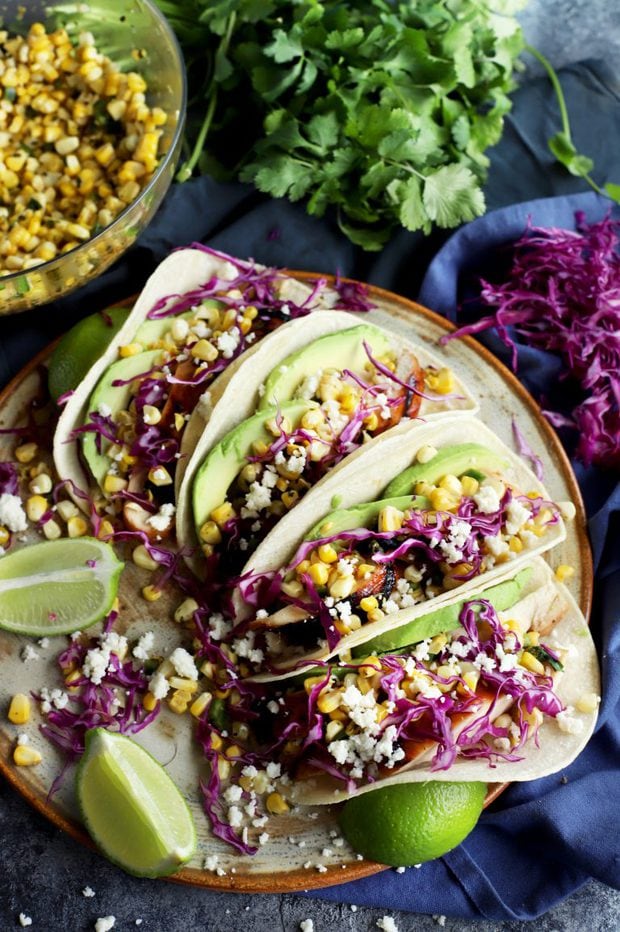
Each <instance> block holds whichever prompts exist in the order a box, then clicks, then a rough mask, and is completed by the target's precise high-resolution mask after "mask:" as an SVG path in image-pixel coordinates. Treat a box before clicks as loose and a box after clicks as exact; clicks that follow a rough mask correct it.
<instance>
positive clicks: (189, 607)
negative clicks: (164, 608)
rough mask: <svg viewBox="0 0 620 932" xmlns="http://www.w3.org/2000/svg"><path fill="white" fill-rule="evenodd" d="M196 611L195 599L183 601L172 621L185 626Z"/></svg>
mask: <svg viewBox="0 0 620 932" xmlns="http://www.w3.org/2000/svg"><path fill="white" fill-rule="evenodd" d="M197 610H198V602H197V601H196V600H195V599H184V601H183V602H181V604H180V605H179V606H178V608H177V610H176V611H175V613H174V620H175V621H176V622H177V624H185V622H187V621H191V620H192V618H193V617H194V612H196V611H197ZM201 670H202V667H201ZM202 672H204V670H202ZM205 675H206V674H205Z"/></svg>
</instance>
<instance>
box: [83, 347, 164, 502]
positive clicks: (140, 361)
mask: <svg viewBox="0 0 620 932" xmlns="http://www.w3.org/2000/svg"><path fill="white" fill-rule="evenodd" d="M161 358H162V357H161V350H150V351H149V352H148V353H138V354H137V355H136V356H128V357H127V358H126V359H119V360H117V362H113V363H112V365H111V366H109V367H108V368H107V369H106V371H105V372H104V373H103V375H102V377H101V378H100V380H99V382H98V383H97V385H96V386H95V388H94V390H93V393H92V395H91V396H90V399H89V402H88V410H87V416H88V414H90V412H91V411H98V410H99V406H100V405H106V406H107V407H108V408H110V409H111V413H112V417H114V415H115V414H117V413H118V412H119V411H122V410H123V408H126V407H127V405H128V404H129V399H130V398H131V385H113V384H112V383H113V382H115V381H116V380H117V379H122V380H123V381H125V380H126V379H131V378H134V377H135V376H138V375H140V374H141V373H142V372H148V371H149V369H152V367H153V366H155V365H157V363H158V362H159V361H160V360H161ZM82 452H83V454H84V458H85V460H86V462H87V463H88V466H89V468H90V471H91V473H92V474H93V477H94V478H95V479H96V481H97V482H98V484H99V485H100V486H101V485H102V484H103V480H104V479H105V476H106V473H107V472H108V470H109V468H110V459H109V457H108V456H106V455H105V453H99V452H98V451H97V445H96V434H94V433H92V432H90V431H89V432H88V433H85V434H82Z"/></svg>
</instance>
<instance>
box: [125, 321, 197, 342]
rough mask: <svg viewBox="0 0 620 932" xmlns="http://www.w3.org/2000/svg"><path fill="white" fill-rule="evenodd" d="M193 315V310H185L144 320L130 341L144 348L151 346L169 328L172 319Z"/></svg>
mask: <svg viewBox="0 0 620 932" xmlns="http://www.w3.org/2000/svg"><path fill="white" fill-rule="evenodd" d="M190 317H195V314H194V311H185V312H184V313H183V314H175V315H173V316H172V317H156V318H153V320H149V319H147V320H144V321H142V323H141V324H140V326H139V327H138V329H137V330H136V332H135V334H134V337H133V339H132V341H131V342H132V343H140V344H141V346H142V347H143V348H144V350H149V349H151V348H152V346H153V344H154V343H156V342H157V341H158V340H161V339H162V337H163V335H164V334H165V333H166V332H167V331H168V330H170V324H171V323H172V321H173V320H181V319H182V318H183V319H184V320H189V318H190Z"/></svg>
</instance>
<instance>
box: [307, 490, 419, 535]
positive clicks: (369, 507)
mask: <svg viewBox="0 0 620 932" xmlns="http://www.w3.org/2000/svg"><path fill="white" fill-rule="evenodd" d="M388 505H391V506H392V507H393V508H398V509H399V510H400V511H405V509H415V510H417V509H421V508H428V507H429V505H430V502H429V501H428V499H427V498H424V497H423V496H421V495H401V496H398V497H397V498H382V499H380V500H379V501H378V502H363V503H362V504H361V505H354V506H353V508H342V509H340V510H339V511H332V512H331V514H329V515H326V516H325V517H324V518H322V519H321V520H320V521H319V522H318V524H315V525H314V527H313V528H311V529H310V531H308V534H307V535H306V540H320V539H321V538H322V537H332V535H334V534H339V533H340V532H341V531H351V530H353V529H354V528H358V527H370V525H371V524H372V523H373V522H374V521H375V520H376V518H377V517H378V515H379V513H380V512H381V511H383V509H384V508H386V507H387V506H388Z"/></svg>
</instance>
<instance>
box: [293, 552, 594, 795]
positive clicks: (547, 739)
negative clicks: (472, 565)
mask: <svg viewBox="0 0 620 932" xmlns="http://www.w3.org/2000/svg"><path fill="white" fill-rule="evenodd" d="M535 577H536V580H537V581H538V583H540V585H539V586H538V588H536V589H534V590H533V591H530V592H529V593H528V594H527V595H526V596H525V597H524V598H523V599H521V600H520V601H519V602H518V603H516V604H515V605H514V606H513V607H512V608H511V609H508V610H507V611H506V612H499V616H500V618H504V619H510V618H512V619H523V620H528V621H529V622H530V623H531V625H532V626H533V627H535V628H542V629H543V630H544V629H545V628H546V627H547V626H548V625H549V624H553V622H554V621H555V620H556V619H557V618H558V617H559V619H560V620H559V621H557V624H555V626H554V627H553V630H552V632H551V633H550V634H548V635H545V637H544V642H545V643H546V644H548V645H549V646H550V647H552V648H554V649H564V650H565V651H566V654H565V656H564V659H563V664H564V670H563V671H562V672H561V673H559V674H557V678H556V679H555V684H554V691H555V693H556V695H557V696H558V697H559V699H560V700H561V701H562V704H563V705H564V706H565V708H567V709H568V708H569V707H572V708H573V709H574V708H575V705H576V703H577V702H578V701H579V699H580V698H581V697H582V696H584V695H586V694H588V693H594V694H595V695H597V696H598V695H600V688H601V686H600V674H599V666H598V660H597V657H596V648H595V646H594V642H593V640H592V636H591V634H590V631H589V628H588V626H587V623H586V620H585V618H584V616H583V615H582V613H581V611H580V609H579V607H578V605H577V603H576V602H575V600H574V599H573V597H572V596H571V595H570V593H569V592H568V590H567V589H566V588H565V586H563V585H561V584H560V583H558V582H556V581H555V579H554V578H553V574H552V573H551V570H550V569H549V567H548V566H547V565H546V564H545V563H544V561H543V560H542V559H540V560H537V561H536V566H535ZM474 597H475V596H472V598H474ZM395 653H398V651H396V652H395ZM510 705H511V703H509V702H506V703H503V704H500V703H498V707H497V710H496V715H500V714H501V713H502V712H504V711H506V708H509V707H510ZM597 715H598V712H597V710H595V711H593V712H585V713H584V712H575V713H574V718H575V721H576V723H577V728H576V731H575V733H574V734H571V733H569V732H566V731H562V730H561V729H560V726H559V725H558V723H557V722H556V721H555V719H553V718H550V717H547V718H545V720H544V721H543V724H542V725H541V726H540V729H539V731H538V737H537V739H536V740H530V741H528V742H527V743H526V745H525V747H524V748H522V749H521V751H520V752H519V754H520V755H521V756H522V760H520V761H517V762H515V761H499V762H498V763H496V764H493V765H489V763H488V762H487V761H486V760H484V759H481V760H465V759H461V760H459V759H457V760H456V761H455V763H454V764H453V765H452V766H451V767H450V768H449V769H448V770H436V771H432V770H431V769H430V766H431V759H432V757H433V755H434V753H435V750H436V746H433V748H432V749H431V750H429V751H428V752H426V753H425V754H424V756H423V757H421V758H418V759H417V760H415V761H412V762H410V763H408V764H406V765H404V766H403V767H401V768H399V769H398V770H396V769H395V771H394V772H393V773H392V774H391V775H390V776H387V777H382V778H381V779H379V780H378V781H376V782H374V783H367V784H364V785H362V786H359V787H358V788H357V789H356V790H354V791H353V792H347V791H346V790H345V789H343V788H342V784H341V783H340V782H339V781H337V780H335V779H333V778H331V777H329V776H328V775H326V774H325V775H323V774H319V775H317V777H316V778H315V777H310V778H308V779H307V780H306V779H304V780H298V781H297V782H295V783H294V784H293V798H294V801H295V802H296V803H297V804H305V805H309V806H311V805H312V806H314V805H321V804H328V803H336V802H342V801H344V800H346V799H350V798H351V797H352V796H359V795H361V794H362V793H367V792H369V791H371V790H373V789H377V788H378V787H383V786H393V785H395V784H401V783H425V782H428V781H429V780H465V781H470V780H481V781H483V782H486V783H503V782H508V781H524V780H537V779H538V778H540V777H545V776H548V775H549V774H552V773H557V771H559V770H562V769H563V768H564V767H567V766H568V765H569V764H570V763H571V761H573V760H574V759H575V758H576V757H577V755H578V754H579V753H580V752H581V751H582V750H583V748H584V747H585V745H586V744H587V742H588V741H589V739H590V736H591V735H592V732H593V731H594V727H595V725H596V719H597Z"/></svg>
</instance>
